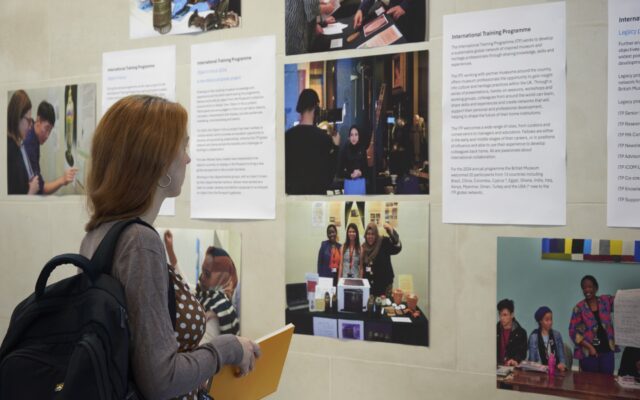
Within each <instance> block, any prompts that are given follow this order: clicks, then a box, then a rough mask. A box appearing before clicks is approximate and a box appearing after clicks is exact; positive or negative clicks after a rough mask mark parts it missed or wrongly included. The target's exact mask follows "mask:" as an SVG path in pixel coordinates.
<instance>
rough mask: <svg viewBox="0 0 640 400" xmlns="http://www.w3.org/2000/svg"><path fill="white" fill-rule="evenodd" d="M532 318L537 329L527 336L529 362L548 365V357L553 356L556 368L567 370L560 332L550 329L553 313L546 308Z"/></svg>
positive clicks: (539, 309)
mask: <svg viewBox="0 0 640 400" xmlns="http://www.w3.org/2000/svg"><path fill="white" fill-rule="evenodd" d="M534 318H535V320H536V322H537V323H538V328H537V329H535V330H534V331H533V332H531V335H530V336H529V361H533V362H538V363H541V364H543V365H549V355H550V354H553V355H554V357H555V360H556V366H557V367H558V369H559V370H560V371H565V370H566V369H567V362H566V359H565V356H564V343H563V342H562V335H561V334H560V332H558V331H556V330H554V329H551V327H552V326H553V312H551V309H550V308H549V307H547V306H542V307H540V308H538V310H537V311H536V313H535V315H534Z"/></svg>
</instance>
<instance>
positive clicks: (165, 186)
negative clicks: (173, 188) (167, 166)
mask: <svg viewBox="0 0 640 400" xmlns="http://www.w3.org/2000/svg"><path fill="white" fill-rule="evenodd" d="M167 178H169V183H167V184H166V185H161V184H160V183H158V186H159V187H161V188H163V189H166V188H168V187H169V185H171V175H169V174H167Z"/></svg>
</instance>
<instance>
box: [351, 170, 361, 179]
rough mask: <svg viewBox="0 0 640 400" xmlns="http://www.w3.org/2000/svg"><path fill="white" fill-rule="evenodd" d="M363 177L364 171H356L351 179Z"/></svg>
mask: <svg viewBox="0 0 640 400" xmlns="http://www.w3.org/2000/svg"><path fill="white" fill-rule="evenodd" d="M361 176H362V171H360V170H359V169H354V170H353V172H352V173H351V179H356V178H359V177H361Z"/></svg>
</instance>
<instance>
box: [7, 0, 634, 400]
mask: <svg viewBox="0 0 640 400" xmlns="http://www.w3.org/2000/svg"><path fill="white" fill-rule="evenodd" d="M128 3H129V2H128V1H127V0H118V1H112V2H103V1H97V0H84V1H79V0H74V1H65V2H24V1H18V0H3V1H1V2H0V110H6V109H7V104H8V97H7V93H8V92H10V91H13V90H16V89H20V88H22V89H25V90H29V89H36V88H45V87H60V86H64V85H68V84H84V83H95V84H97V96H96V98H97V101H98V104H97V108H96V112H97V115H96V116H97V118H98V119H99V118H100V116H101V115H102V113H101V112H100V111H99V110H101V109H102V105H101V104H100V99H101V98H102V96H101V94H102V87H101V82H102V75H101V71H102V54H103V53H105V52H113V51H121V50H134V49H139V48H140V49H141V48H147V47H157V46H167V45H175V46H176V50H177V53H176V59H177V65H176V67H177V68H176V72H177V73H176V99H177V101H178V102H180V103H181V104H183V105H184V106H185V107H186V108H187V109H188V110H189V108H190V98H191V92H190V90H191V73H190V71H191V64H190V60H191V54H190V52H191V45H192V44H203V43H209V42H218V41H225V40H231V39H242V38H251V37H255V36H265V35H275V36H276V45H277V46H276V49H277V54H276V59H275V61H276V73H275V76H274V77H273V79H275V83H276V97H275V99H274V100H273V101H275V104H276V107H275V115H276V146H275V147H276V218H275V219H274V220H247V221H240V220H205V219H191V218H190V190H189V189H188V187H189V185H190V176H191V174H190V172H187V178H186V181H185V185H184V187H183V190H182V194H181V195H180V196H179V197H178V198H177V199H176V213H175V216H173V217H163V216H161V217H159V218H158V219H157V220H156V226H158V227H168V228H174V229H175V228H189V229H209V230H230V231H233V232H237V233H239V234H240V235H241V237H242V285H243V286H242V315H241V324H242V334H243V336H248V337H251V338H257V337H260V336H262V335H264V334H267V333H269V332H271V331H273V330H276V329H278V328H279V327H281V326H282V325H284V322H285V315H284V313H283V310H284V308H285V290H284V289H285V282H286V278H285V271H286V270H285V259H286V251H285V245H286V241H285V238H286V234H285V230H286V227H287V223H288V221H286V216H287V212H286V209H287V205H288V204H291V203H292V202H301V201H333V200H339V201H345V200H351V201H354V200H357V201H363V198H361V197H360V198H356V197H346V196H345V197H342V196H340V197H335V198H330V197H326V196H295V197H292V196H287V195H286V194H285V160H284V154H285V140H284V132H285V109H284V104H285V81H284V73H285V64H292V63H307V62H312V61H322V60H328V59H337V58H347V57H363V56H372V55H380V54H394V53H398V52H400V51H402V52H410V51H422V50H427V51H428V54H429V68H428V73H429V76H428V82H429V90H428V96H429V97H428V118H427V121H426V122H427V131H428V132H429V155H428V160H429V175H430V181H429V194H428V195H386V196H385V195H371V196H367V198H366V200H367V201H391V199H393V201H402V202H412V203H417V204H420V205H423V206H424V207H425V208H428V209H429V212H428V215H429V218H428V221H429V222H428V223H429V226H428V232H429V234H428V237H429V243H428V244H427V246H428V249H427V248H425V254H428V266H427V267H426V268H428V279H427V280H426V281H427V282H428V287H427V288H426V299H425V300H426V302H425V303H422V304H424V306H425V307H427V306H428V310H429V347H417V346H403V345H397V344H390V343H372V342H366V341H336V340H333V339H330V338H323V337H314V336H307V335H295V336H294V338H293V341H292V344H291V348H290V351H289V355H288V358H287V361H286V365H285V369H284V373H283V376H282V380H281V382H280V387H279V390H278V392H277V393H276V394H274V395H273V396H272V397H271V398H274V399H350V398H362V399H388V398H398V399H417V398H426V397H429V398H443V399H463V398H480V399H513V398H522V399H533V398H538V396H537V395H532V394H526V393H520V392H513V391H504V390H498V389H496V376H495V352H496V349H495V347H494V345H493V343H495V341H494V337H495V334H496V331H495V329H496V325H495V324H496V321H497V319H496V301H497V299H496V279H497V241H498V237H502V236H515V237H537V238H543V237H547V238H564V237H574V238H615V239H620V240H635V239H637V233H638V231H637V229H626V228H624V229H623V228H609V227H607V219H606V217H607V204H606V201H607V152H606V140H607V32H608V31H607V1H604V0H569V1H566V70H567V74H566V133H567V134H566V149H567V150H566V171H567V174H566V182H567V184H566V199H567V201H566V225H564V226H515V225H479V224H443V223H442V220H443V204H442V186H443V185H442V178H441V176H442V158H443V157H442V82H443V77H442V47H443V33H442V32H443V16H445V15H449V14H454V13H463V12H471V11H480V10H485V9H494V8H503V7H512V6H522V5H530V4H538V3H540V2H536V1H525V0H522V1H517V0H494V1H490V0H430V1H429V2H428V6H427V29H428V32H427V33H428V34H427V36H426V37H427V38H428V41H426V42H417V43H407V44H403V45H395V46H387V47H383V48H377V49H359V50H357V49H354V50H344V51H338V52H331V53H309V54H301V55H295V56H286V55H285V10H284V3H285V1H284V0H269V1H256V0H244V1H243V4H242V5H243V6H242V20H241V25H240V27H239V28H234V29H223V30H219V31H212V32H207V33H204V34H198V35H175V36H165V37H154V38H143V39H130V38H129V4H128ZM34 111H35V109H34ZM6 118H7V116H6V113H5V112H1V113H0V126H2V127H6V126H7V120H6ZM1 143H5V141H4V140H2V141H1ZM2 146H4V144H3V145H2ZM6 154H7V152H6V148H5V147H0V165H2V166H5V165H6V157H7V156H6ZM2 170H3V171H5V170H4V167H3V169H2ZM123 175H124V176H125V177H126V171H123ZM6 187H7V176H6V173H4V172H3V173H0V188H2V190H0V259H1V261H0V275H1V276H2V279H0V282H1V283H0V337H4V334H5V332H6V329H7V327H8V325H9V319H10V316H11V312H12V310H13V308H14V307H15V306H16V304H17V303H18V302H19V301H21V300H22V299H23V298H24V297H26V296H27V295H29V294H30V293H31V292H32V291H33V288H34V285H35V281H36V278H37V276H38V274H39V272H40V269H41V267H42V266H43V265H44V263H45V262H46V261H48V260H49V259H50V258H51V257H52V256H54V255H56V254H60V253H65V252H77V251H78V248H79V243H80V240H81V239H82V237H83V235H84V224H85V222H86V221H87V213H86V204H85V199H84V197H82V196H79V195H67V196H62V197H39V196H8V195H7V194H6ZM390 196H392V198H390ZM522 212H523V213H526V212H527V210H526V209H523V210H522ZM422 220H424V219H421V221H422ZM311 268H313V266H311ZM74 272H75V271H74V270H73V268H71V267H68V269H66V270H65V271H64V272H56V273H55V274H54V275H55V277H56V278H61V277H63V276H69V275H71V274H73V273H74ZM422 281H423V282H424V280H422ZM422 304H421V306H422ZM516 315H517V311H516ZM528 317H529V316H527V318H528ZM562 329H564V327H562Z"/></svg>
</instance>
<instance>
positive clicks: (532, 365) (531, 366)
mask: <svg viewBox="0 0 640 400" xmlns="http://www.w3.org/2000/svg"><path fill="white" fill-rule="evenodd" d="M518 367H519V368H520V369H521V370H523V371H533V372H545V373H546V372H547V371H548V370H549V368H548V367H547V366H546V365H542V364H540V363H537V362H533V361H522V362H521V363H520V365H518Z"/></svg>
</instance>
